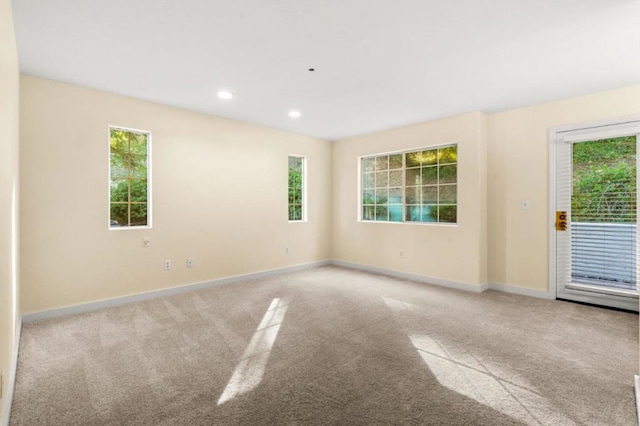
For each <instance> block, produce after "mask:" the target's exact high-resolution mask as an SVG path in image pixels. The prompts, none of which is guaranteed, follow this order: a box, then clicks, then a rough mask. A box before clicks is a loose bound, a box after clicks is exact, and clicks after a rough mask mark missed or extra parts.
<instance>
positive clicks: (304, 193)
mask: <svg viewBox="0 0 640 426" xmlns="http://www.w3.org/2000/svg"><path fill="white" fill-rule="evenodd" d="M291 157H294V158H300V159H301V160H302V217H301V218H300V219H293V220H292V219H289V207H290V206H291V204H290V203H289V190H290V188H289V159H290V158H291ZM307 174H308V170H307V157H306V156H305V155H301V154H288V155H287V221H288V222H289V223H305V222H307Z"/></svg>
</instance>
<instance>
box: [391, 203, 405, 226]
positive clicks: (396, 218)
mask: <svg viewBox="0 0 640 426" xmlns="http://www.w3.org/2000/svg"><path fill="white" fill-rule="evenodd" d="M389 221H390V222H402V204H390V205H389Z"/></svg>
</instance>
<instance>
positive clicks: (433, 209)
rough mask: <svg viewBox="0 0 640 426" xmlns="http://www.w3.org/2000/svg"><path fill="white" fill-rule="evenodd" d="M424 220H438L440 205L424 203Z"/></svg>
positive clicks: (422, 218) (422, 219)
mask: <svg viewBox="0 0 640 426" xmlns="http://www.w3.org/2000/svg"><path fill="white" fill-rule="evenodd" d="M421 221H422V222H437V221H438V206H434V205H431V206H429V205H424V206H422V217H421Z"/></svg>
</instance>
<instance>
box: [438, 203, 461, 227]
mask: <svg viewBox="0 0 640 426" xmlns="http://www.w3.org/2000/svg"><path fill="white" fill-rule="evenodd" d="M456 216H457V207H456V206H440V222H448V223H456V219H457V218H456Z"/></svg>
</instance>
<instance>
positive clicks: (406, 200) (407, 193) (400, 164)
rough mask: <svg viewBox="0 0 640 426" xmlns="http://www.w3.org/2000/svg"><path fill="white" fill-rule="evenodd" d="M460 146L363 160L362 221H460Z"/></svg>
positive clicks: (399, 153) (413, 151)
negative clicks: (458, 204) (458, 200)
mask: <svg viewBox="0 0 640 426" xmlns="http://www.w3.org/2000/svg"><path fill="white" fill-rule="evenodd" d="M457 171H458V149H457V145H449V146H444V147H438V148H430V149H421V150H412V151H407V152H398V153H393V154H385V155H376V156H372V157H364V158H362V181H361V182H362V185H361V187H362V220H363V221H380V222H440V223H456V221H457Z"/></svg>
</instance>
